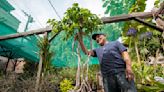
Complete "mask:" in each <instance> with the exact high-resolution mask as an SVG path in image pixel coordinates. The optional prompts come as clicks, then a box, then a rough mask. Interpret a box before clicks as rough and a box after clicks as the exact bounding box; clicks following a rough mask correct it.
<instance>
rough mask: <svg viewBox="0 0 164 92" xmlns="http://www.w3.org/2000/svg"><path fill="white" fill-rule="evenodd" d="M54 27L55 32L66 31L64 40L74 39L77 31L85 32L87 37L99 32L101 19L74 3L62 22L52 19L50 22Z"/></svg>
mask: <svg viewBox="0 0 164 92" xmlns="http://www.w3.org/2000/svg"><path fill="white" fill-rule="evenodd" d="M48 23H49V24H50V25H52V26H53V31H54V32H55V33H56V32H58V31H64V32H65V34H66V36H65V38H64V39H68V38H70V37H72V35H74V34H75V33H77V31H81V32H84V33H85V34H86V35H88V34H89V33H92V32H93V31H98V30H99V28H100V26H98V25H100V24H102V22H101V20H100V18H98V16H97V15H96V14H92V13H91V12H90V11H89V10H88V9H85V8H80V7H79V6H78V3H74V4H73V6H72V7H71V8H68V9H67V11H66V12H65V14H64V17H63V19H62V20H61V21H57V20H55V19H50V20H49V21H48Z"/></svg>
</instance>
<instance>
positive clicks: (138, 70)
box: [133, 61, 164, 92]
mask: <svg viewBox="0 0 164 92" xmlns="http://www.w3.org/2000/svg"><path fill="white" fill-rule="evenodd" d="M133 70H134V74H135V81H136V84H137V88H138V91H139V92H161V91H163V90H164V89H163V88H164V84H161V83H159V82H156V81H155V80H154V77H155V76H161V77H162V75H163V74H162V72H163V71H164V69H163V68H162V67H161V66H160V65H159V66H158V67H154V66H151V65H147V64H145V62H144V61H142V63H141V65H140V64H138V63H133ZM155 70H158V71H155Z"/></svg>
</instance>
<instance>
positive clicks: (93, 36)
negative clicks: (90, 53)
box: [92, 33, 106, 40]
mask: <svg viewBox="0 0 164 92" xmlns="http://www.w3.org/2000/svg"><path fill="white" fill-rule="evenodd" d="M97 35H104V36H106V35H105V34H104V33H95V34H93V35H92V39H93V40H96V36H97Z"/></svg>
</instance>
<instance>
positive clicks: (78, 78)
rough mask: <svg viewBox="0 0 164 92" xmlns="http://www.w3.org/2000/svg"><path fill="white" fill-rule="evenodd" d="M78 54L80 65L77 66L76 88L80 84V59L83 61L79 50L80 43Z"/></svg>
mask: <svg viewBox="0 0 164 92" xmlns="http://www.w3.org/2000/svg"><path fill="white" fill-rule="evenodd" d="M76 51H77V56H78V67H77V72H76V86H75V90H76V89H78V88H79V86H80V71H81V70H80V61H81V57H80V51H79V44H78V48H77V50H76Z"/></svg>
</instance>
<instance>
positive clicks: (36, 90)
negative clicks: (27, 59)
mask: <svg viewBox="0 0 164 92" xmlns="http://www.w3.org/2000/svg"><path fill="white" fill-rule="evenodd" d="M42 63H43V59H42V56H41V55H40V61H39V67H38V72H37V77H36V85H35V92H38V88H39V81H40V75H41V71H42Z"/></svg>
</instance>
